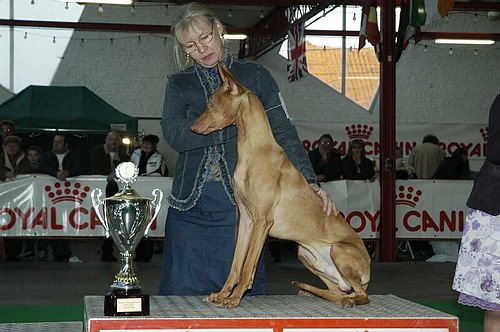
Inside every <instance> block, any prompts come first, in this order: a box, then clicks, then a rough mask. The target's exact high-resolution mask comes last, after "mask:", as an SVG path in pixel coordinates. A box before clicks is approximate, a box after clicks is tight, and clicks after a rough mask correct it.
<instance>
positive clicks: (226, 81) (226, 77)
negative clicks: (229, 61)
mask: <svg viewBox="0 0 500 332" xmlns="http://www.w3.org/2000/svg"><path fill="white" fill-rule="evenodd" d="M217 69H218V70H219V75H220V78H221V80H222V86H223V88H224V91H227V92H230V93H231V94H232V95H234V96H237V95H240V94H242V93H243V89H242V88H241V85H240V82H238V80H237V79H236V77H234V75H233V73H232V72H231V71H230V70H229V68H228V67H227V66H226V65H221V64H220V63H219V64H217Z"/></svg>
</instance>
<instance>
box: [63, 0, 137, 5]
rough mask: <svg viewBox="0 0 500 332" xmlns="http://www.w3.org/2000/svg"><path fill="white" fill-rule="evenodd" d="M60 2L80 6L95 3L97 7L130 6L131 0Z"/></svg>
mask: <svg viewBox="0 0 500 332" xmlns="http://www.w3.org/2000/svg"><path fill="white" fill-rule="evenodd" d="M59 1H61V2H77V3H78V4H80V5H84V4H87V3H96V4H99V5H131V4H132V2H133V0H59Z"/></svg>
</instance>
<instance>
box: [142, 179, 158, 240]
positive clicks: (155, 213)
mask: <svg viewBox="0 0 500 332" xmlns="http://www.w3.org/2000/svg"><path fill="white" fill-rule="evenodd" d="M153 196H154V199H153V201H152V202H151V205H152V206H153V207H154V209H155V210H154V213H153V217H152V218H151V221H150V222H149V224H148V227H146V230H145V231H144V236H147V235H148V232H149V229H150V228H151V225H152V224H153V221H154V220H155V219H156V217H157V216H158V213H159V212H160V206H161V201H162V199H163V191H161V190H160V189H158V188H156V189H154V190H153Z"/></svg>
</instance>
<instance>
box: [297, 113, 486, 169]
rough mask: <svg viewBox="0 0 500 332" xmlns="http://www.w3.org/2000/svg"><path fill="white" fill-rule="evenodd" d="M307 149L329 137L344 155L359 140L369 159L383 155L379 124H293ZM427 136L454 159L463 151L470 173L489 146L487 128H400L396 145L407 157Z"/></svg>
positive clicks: (473, 125) (416, 126) (405, 126)
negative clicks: (325, 135)
mask: <svg viewBox="0 0 500 332" xmlns="http://www.w3.org/2000/svg"><path fill="white" fill-rule="evenodd" d="M294 124H295V126H296V127H297V131H298V133H299V137H300V138H301V140H302V143H303V145H304V148H305V149H306V150H307V151H311V150H313V149H315V148H317V146H318V139H319V137H320V136H321V135H322V134H325V133H328V134H330V135H332V137H333V145H334V147H335V148H336V149H338V150H339V151H340V153H341V154H342V155H345V154H346V152H347V149H348V147H349V142H350V141H352V140H353V139H355V138H360V139H362V140H363V141H364V142H365V145H366V146H365V148H366V155H367V157H368V158H370V159H373V160H376V161H377V168H378V166H379V163H378V158H379V155H380V141H379V125H378V123H363V122H353V123H338V122H328V121H322V122H316V121H314V122H313V121H294ZM427 134H433V135H436V136H437V137H438V138H439V141H440V143H439V145H440V146H441V147H442V148H443V149H444V150H445V151H446V153H447V154H448V155H451V154H452V153H453V151H454V150H455V149H456V148H457V147H463V148H464V149H466V150H467V152H468V155H469V163H470V167H471V170H475V171H477V170H479V168H480V167H481V166H482V164H483V161H484V158H485V157H486V143H487V142H488V126H487V125H486V124H484V125H480V124H471V125H467V124H398V125H397V127H396V144H397V145H398V146H400V147H401V148H402V151H403V154H404V156H405V157H408V155H409V154H410V151H411V149H413V147H415V146H416V145H417V144H420V143H422V139H423V138H424V136H425V135H427Z"/></svg>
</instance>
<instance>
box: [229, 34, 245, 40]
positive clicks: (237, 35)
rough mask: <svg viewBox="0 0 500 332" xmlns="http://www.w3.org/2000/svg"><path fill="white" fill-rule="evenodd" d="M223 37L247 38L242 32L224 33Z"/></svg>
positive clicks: (233, 38)
mask: <svg viewBox="0 0 500 332" xmlns="http://www.w3.org/2000/svg"><path fill="white" fill-rule="evenodd" d="M224 39H228V40H243V39H247V35H245V34H242V33H233V34H224Z"/></svg>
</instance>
